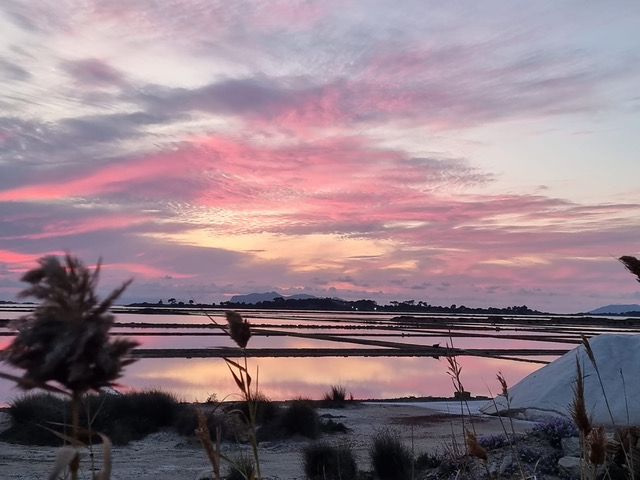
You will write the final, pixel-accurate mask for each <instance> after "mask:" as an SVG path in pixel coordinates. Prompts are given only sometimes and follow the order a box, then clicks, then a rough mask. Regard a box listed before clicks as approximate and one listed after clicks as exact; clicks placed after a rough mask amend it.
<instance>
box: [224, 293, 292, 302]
mask: <svg viewBox="0 0 640 480" xmlns="http://www.w3.org/2000/svg"><path fill="white" fill-rule="evenodd" d="M276 298H283V297H282V295H280V294H279V293H276V292H265V293H249V294H247V295H234V296H233V297H231V300H229V301H230V302H231V303H258V302H272V301H273V300H274V299H276Z"/></svg>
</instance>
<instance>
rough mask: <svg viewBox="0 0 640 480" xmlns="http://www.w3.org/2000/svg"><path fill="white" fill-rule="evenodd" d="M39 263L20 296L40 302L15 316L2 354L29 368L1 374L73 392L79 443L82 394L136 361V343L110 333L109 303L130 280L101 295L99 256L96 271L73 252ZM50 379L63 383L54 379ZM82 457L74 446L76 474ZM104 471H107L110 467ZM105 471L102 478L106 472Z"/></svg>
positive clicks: (72, 462) (72, 465)
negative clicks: (19, 372)
mask: <svg viewBox="0 0 640 480" xmlns="http://www.w3.org/2000/svg"><path fill="white" fill-rule="evenodd" d="M38 263H39V267H37V268H34V269H32V270H29V271H28V272H27V273H25V275H24V276H23V277H22V280H23V281H24V282H27V283H29V284H30V286H29V287H28V288H26V289H25V290H23V291H22V292H20V294H19V296H20V297H22V298H25V297H35V298H36V299H38V300H39V301H40V303H39V304H38V306H37V307H36V308H35V310H34V311H33V312H32V313H30V314H28V315H26V316H24V317H22V318H20V319H19V320H18V321H17V322H16V324H15V326H16V328H17V330H18V332H17V334H16V336H15V338H14V339H13V341H12V342H11V344H10V345H9V346H8V347H7V348H6V349H5V350H4V351H3V355H2V360H3V361H5V362H7V363H8V364H10V365H12V366H14V367H16V368H19V369H22V370H24V371H25V372H24V374H23V375H22V377H14V376H11V375H7V374H2V377H3V378H8V379H13V380H15V381H16V383H17V384H18V386H19V387H21V388H23V389H26V390H28V389H31V388H41V389H44V390H48V391H56V392H58V393H64V394H66V395H68V396H70V397H71V405H72V414H71V439H72V440H73V441H72V444H73V446H74V447H77V446H78V445H81V442H80V441H79V437H80V433H81V428H80V423H79V416H80V404H81V401H82V397H83V396H84V394H85V393H86V392H88V391H90V390H95V391H98V390H99V389H100V388H102V387H107V386H112V385H113V384H114V382H115V380H116V379H118V378H119V377H120V376H121V374H122V370H123V368H124V367H125V366H126V365H128V364H130V363H132V362H133V361H134V360H133V359H131V358H129V357H128V354H129V353H130V352H131V350H132V349H133V348H134V347H135V346H136V345H138V343H137V342H134V341H131V340H126V339H115V340H112V339H111V337H110V335H109V331H110V329H111V327H112V326H113V322H114V317H113V315H112V314H110V313H109V309H110V308H111V306H112V304H113V302H114V301H115V300H116V299H117V298H118V297H119V296H120V295H121V294H122V292H124V290H125V289H126V288H127V286H128V285H129V284H130V283H131V280H129V281H127V282H125V283H124V284H122V285H121V286H120V287H119V288H117V289H115V290H114V291H113V292H111V294H110V295H109V296H107V298H105V299H104V300H102V301H100V300H99V299H98V296H97V294H96V288H97V283H98V277H99V274H100V262H98V265H97V267H96V268H95V269H94V270H93V271H91V270H89V268H87V267H86V266H85V265H84V264H83V263H82V262H81V261H80V260H78V259H77V258H75V257H72V256H71V255H67V256H66V257H65V259H64V262H61V261H60V260H59V259H58V258H57V257H53V256H47V257H43V258H41V259H40V260H38ZM52 381H53V382H56V383H57V384H59V385H61V386H62V387H63V388H58V387H57V386H55V385H51V384H50V383H49V382H52ZM65 458H66V457H65ZM79 458H80V457H79V452H78V451H77V450H76V454H75V456H73V458H71V459H70V461H69V463H68V465H69V469H70V472H71V478H72V480H77V478H78V468H79ZM105 471H106V472H107V473H106V474H105V475H109V473H108V472H109V469H107V470H103V472H105ZM105 475H101V476H102V478H105V479H106V478H108V477H107V476H105Z"/></svg>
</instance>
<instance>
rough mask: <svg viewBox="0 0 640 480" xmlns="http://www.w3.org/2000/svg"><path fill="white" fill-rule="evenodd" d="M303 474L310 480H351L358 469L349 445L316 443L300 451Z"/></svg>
mask: <svg viewBox="0 0 640 480" xmlns="http://www.w3.org/2000/svg"><path fill="white" fill-rule="evenodd" d="M302 457H303V465H304V473H305V474H306V475H307V478H309V479H310V480H353V479H355V478H357V474H358V468H357V464H356V459H355V455H354V453H353V450H352V449H351V446H350V445H349V444H346V443H345V444H342V445H338V446H336V445H330V444H328V443H325V442H318V443H313V444H310V445H307V446H306V447H304V449H303V450H302Z"/></svg>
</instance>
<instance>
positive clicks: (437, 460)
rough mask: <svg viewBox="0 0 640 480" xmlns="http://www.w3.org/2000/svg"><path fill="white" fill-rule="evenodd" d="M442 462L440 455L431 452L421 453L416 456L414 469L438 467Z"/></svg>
mask: <svg viewBox="0 0 640 480" xmlns="http://www.w3.org/2000/svg"><path fill="white" fill-rule="evenodd" d="M442 462H443V458H442V456H440V455H438V454H433V453H422V454H420V455H418V458H416V465H415V466H416V470H428V469H431V468H438V467H439V466H440V465H441V464H442Z"/></svg>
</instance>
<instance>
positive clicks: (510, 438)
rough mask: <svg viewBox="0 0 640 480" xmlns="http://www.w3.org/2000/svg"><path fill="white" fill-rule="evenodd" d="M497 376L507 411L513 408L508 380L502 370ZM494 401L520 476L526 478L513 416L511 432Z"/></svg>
mask: <svg viewBox="0 0 640 480" xmlns="http://www.w3.org/2000/svg"><path fill="white" fill-rule="evenodd" d="M497 378H498V382H499V383H500V395H502V396H503V397H504V399H505V402H507V411H508V410H511V396H510V395H509V387H508V385H507V381H506V380H505V378H504V375H502V372H498V375H497ZM489 393H490V394H491V391H489ZM491 397H492V398H493V395H491ZM492 401H493V406H494V407H495V409H496V413H497V414H498V419H499V420H500V426H501V427H502V430H503V432H504V436H505V438H506V439H507V441H508V442H509V448H510V449H511V454H512V455H513V458H515V459H516V462H517V463H518V470H519V471H520V477H521V478H523V479H524V478H526V476H527V475H526V474H525V471H524V465H522V461H521V460H520V457H521V455H520V454H519V452H518V449H517V446H516V443H515V442H516V438H517V435H516V429H515V426H514V424H513V418H512V417H509V426H510V427H511V432H508V431H507V427H506V425H505V424H504V420H503V419H502V416H501V415H500V412H499V409H498V405H497V404H496V401H495V398H493V400H492Z"/></svg>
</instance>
